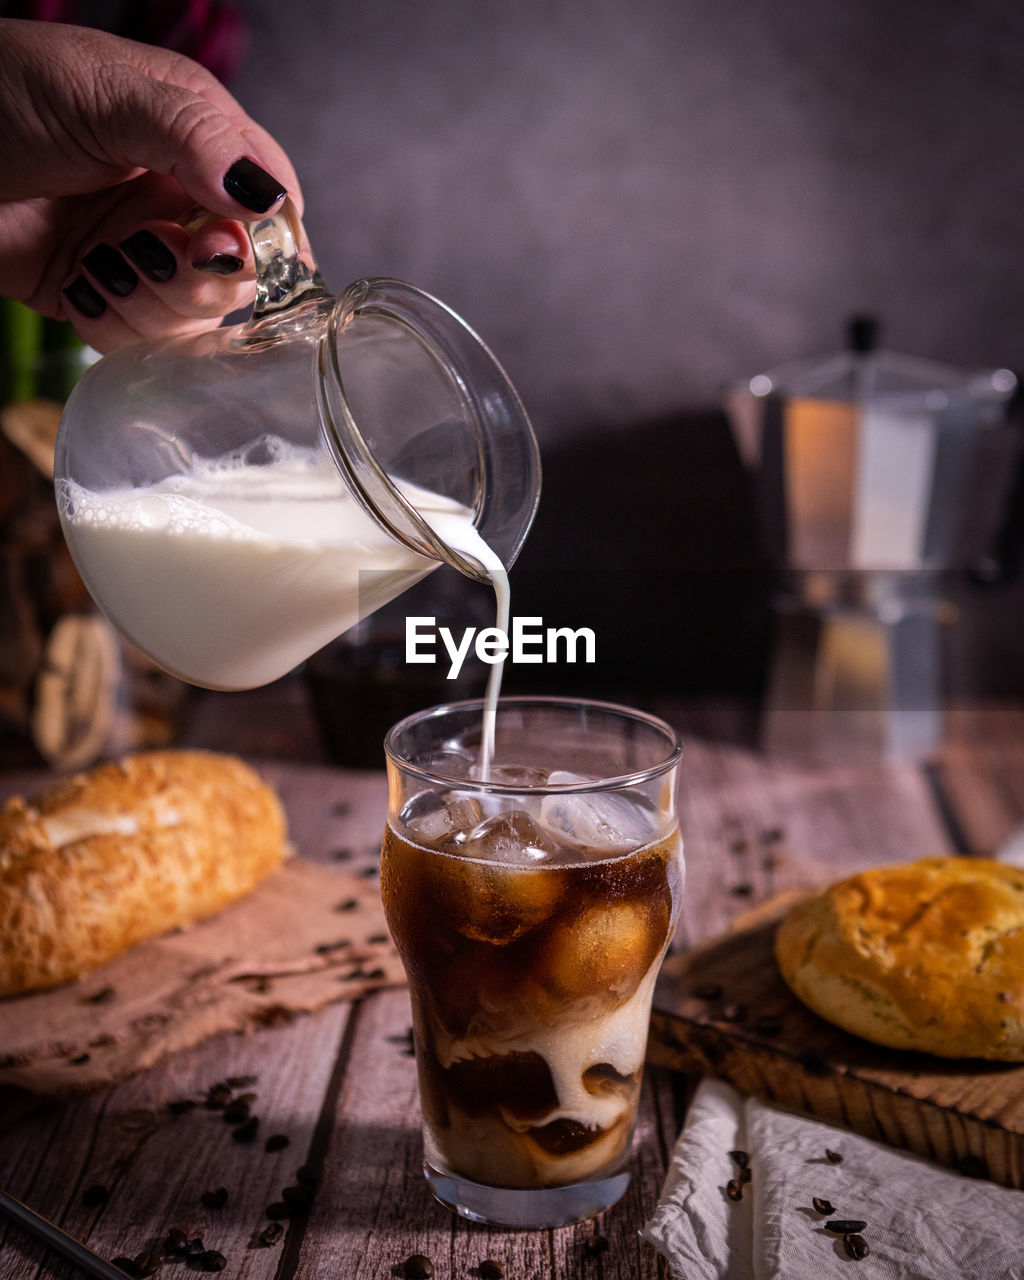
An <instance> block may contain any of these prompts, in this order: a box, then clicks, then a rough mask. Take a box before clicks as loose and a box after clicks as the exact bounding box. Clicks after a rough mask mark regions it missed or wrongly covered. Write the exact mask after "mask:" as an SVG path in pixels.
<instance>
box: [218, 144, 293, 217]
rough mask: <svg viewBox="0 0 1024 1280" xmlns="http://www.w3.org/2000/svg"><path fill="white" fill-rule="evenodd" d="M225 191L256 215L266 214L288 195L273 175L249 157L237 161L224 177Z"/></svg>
mask: <svg viewBox="0 0 1024 1280" xmlns="http://www.w3.org/2000/svg"><path fill="white" fill-rule="evenodd" d="M224 190H225V191H226V192H227V193H228V195H229V196H230V197H231V198H232V200H237V201H238V203H239V204H242V205H245V207H246V208H247V209H252V210H253V212H254V213H266V211H267V210H268V209H269V208H270V207H271V206H272V205H275V204H277V202H278V200H280V199H282V198H283V197H284V196H286V195H287V194H288V192H287V190H286V188H284V187H282V186H281V184H280V182H278V180H277V179H276V178H275V177H274V176H273V175H272V174H269V173H267V171H266V169H261V168H260V166H259V165H258V164H257V163H256V161H255V160H250V159H249V157H248V156H243V157H242V158H241V160H236V161H235V163H234V164H233V165H232V166H231V168H230V169H229V170H228V171H227V173H226V174H225V175H224Z"/></svg>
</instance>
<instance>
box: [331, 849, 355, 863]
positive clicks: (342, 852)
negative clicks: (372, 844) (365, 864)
mask: <svg viewBox="0 0 1024 1280" xmlns="http://www.w3.org/2000/svg"><path fill="white" fill-rule="evenodd" d="M334 860H335V862H351V861H352V850H351V849H335V851H334Z"/></svg>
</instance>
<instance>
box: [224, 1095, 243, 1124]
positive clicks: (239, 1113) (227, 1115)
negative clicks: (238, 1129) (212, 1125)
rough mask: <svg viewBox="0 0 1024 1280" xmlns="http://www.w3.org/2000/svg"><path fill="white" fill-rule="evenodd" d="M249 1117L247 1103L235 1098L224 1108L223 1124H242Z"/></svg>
mask: <svg viewBox="0 0 1024 1280" xmlns="http://www.w3.org/2000/svg"><path fill="white" fill-rule="evenodd" d="M248 1119H249V1104H248V1102H243V1101H242V1099H241V1098H235V1099H234V1100H233V1101H231V1102H229V1103H228V1105H227V1106H226V1107H225V1108H224V1123H225V1124H243V1123H244V1122H245V1121H246V1120H248Z"/></svg>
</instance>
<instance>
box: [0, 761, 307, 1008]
mask: <svg viewBox="0 0 1024 1280" xmlns="http://www.w3.org/2000/svg"><path fill="white" fill-rule="evenodd" d="M287 852H288V846H287V838H286V826H285V817H284V812H283V810H282V808H281V804H280V802H279V801H278V799H277V796H276V795H275V794H274V792H273V791H272V790H271V788H270V787H268V786H267V785H266V784H265V783H264V782H262V781H261V779H260V778H259V776H258V775H257V774H256V773H255V771H254V770H252V769H251V768H249V766H248V765H246V764H244V763H243V762H242V761H241V760H238V759H236V758H234V757H232V756H225V755H214V754H211V753H207V752H198V751H155V752H146V753H140V754H138V755H134V756H129V757H127V758H126V759H124V760H121V761H119V762H117V763H113V764H106V765H101V766H100V767H99V768H96V769H93V770H91V771H90V772H88V773H82V774H77V775H75V776H73V777H69V778H65V779H62V780H60V781H58V782H55V783H54V784H53V786H51V787H49V788H47V790H46V791H44V792H43V793H42V794H40V795H38V796H34V797H32V798H30V799H29V800H24V799H21V798H20V797H16V798H15V799H12V800H10V801H8V803H7V804H6V805H5V806H4V807H3V809H2V810H0V995H11V994H14V993H16V992H22V991H30V990H33V989H36V988H40V987H50V986H55V985H56V984H57V983H61V982H66V981H68V980H69V979H73V978H77V977H80V976H81V975H82V974H84V973H88V972H89V971H90V970H91V969H94V968H96V966H98V965H101V964H104V963H105V962H106V961H108V960H111V959H113V957H114V956H116V955H118V954H120V953H121V952H122V951H124V950H126V949H127V948H128V947H130V946H132V945H133V944H134V943H136V942H139V941H141V940H142V939H143V938H148V937H152V936H153V935H155V934H158V933H163V932H165V931H166V930H168V929H172V928H175V927H177V926H182V925H188V924H191V923H193V922H194V921H196V920H199V919H202V918H203V917H204V916H208V915H211V914H213V913H214V912H216V911H219V910H220V909H221V908H222V907H224V906H226V905H227V904H228V903H229V902H232V901H234V900H235V899H236V898H238V897H240V896H241V895H242V894H245V893H247V892H248V891H249V890H250V889H252V888H253V887H254V886H255V885H256V884H257V883H258V882H259V881H260V880H262V879H263V878H264V876H266V875H268V874H269V873H270V872H271V871H273V870H275V868H277V867H278V866H280V864H281V862H282V861H283V860H284V858H285V857H286V856H287Z"/></svg>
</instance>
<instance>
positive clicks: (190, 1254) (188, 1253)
mask: <svg viewBox="0 0 1024 1280" xmlns="http://www.w3.org/2000/svg"><path fill="white" fill-rule="evenodd" d="M205 1252H206V1245H205V1244H203V1237H202V1236H193V1237H192V1239H191V1240H190V1241H189V1242H188V1244H187V1245H186V1246H185V1257H186V1258H199V1257H201V1256H202V1255H203V1254H204V1253H205Z"/></svg>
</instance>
